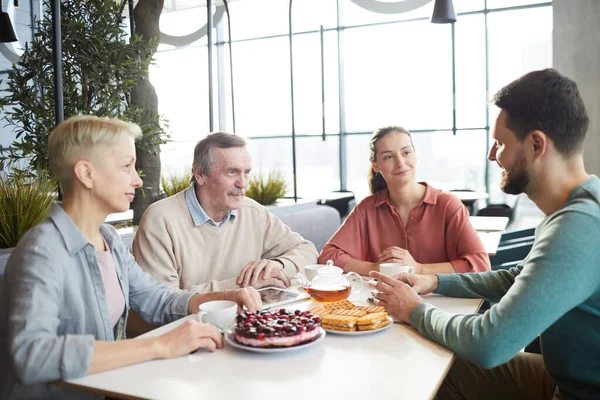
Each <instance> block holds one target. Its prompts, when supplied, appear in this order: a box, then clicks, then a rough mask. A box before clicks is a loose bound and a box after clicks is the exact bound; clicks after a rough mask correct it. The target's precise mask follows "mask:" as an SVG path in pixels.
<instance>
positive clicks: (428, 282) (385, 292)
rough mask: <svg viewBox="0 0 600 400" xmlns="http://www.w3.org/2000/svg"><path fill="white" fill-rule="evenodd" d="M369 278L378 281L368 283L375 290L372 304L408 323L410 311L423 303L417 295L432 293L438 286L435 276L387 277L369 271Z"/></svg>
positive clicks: (404, 275) (399, 275) (405, 275)
mask: <svg viewBox="0 0 600 400" xmlns="http://www.w3.org/2000/svg"><path fill="white" fill-rule="evenodd" d="M369 276H371V278H375V279H377V280H378V281H370V282H369V285H370V286H371V287H372V288H374V289H375V291H374V293H373V298H374V303H375V304H376V305H378V306H382V307H384V308H385V311H387V313H388V314H390V315H391V316H393V317H394V318H396V319H398V320H400V321H402V322H409V319H410V313H411V312H412V310H413V309H414V308H415V307H417V306H418V305H419V304H421V303H423V302H424V301H423V299H422V298H421V297H420V296H419V295H420V294H427V293H431V292H433V291H434V290H435V289H436V288H437V285H438V277H437V275H415V274H409V273H401V274H398V275H394V276H393V277H389V276H386V275H383V274H381V273H379V272H377V271H371V272H370V273H369Z"/></svg>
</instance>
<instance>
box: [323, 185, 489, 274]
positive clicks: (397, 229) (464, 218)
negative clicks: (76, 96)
mask: <svg viewBox="0 0 600 400" xmlns="http://www.w3.org/2000/svg"><path fill="white" fill-rule="evenodd" d="M420 184H422V185H425V187H426V189H425V196H424V197H423V200H422V201H421V203H420V204H419V205H418V206H417V207H415V208H414V209H412V210H411V212H410V214H409V217H408V223H407V226H404V224H403V223H402V221H401V219H400V216H399V215H398V212H397V211H396V209H395V208H394V207H393V206H392V205H391V204H390V201H389V194H388V191H387V189H384V190H380V191H379V192H377V193H375V194H373V195H371V196H369V197H367V198H365V199H364V200H363V201H361V202H360V204H358V205H357V206H356V207H355V208H354V209H353V210H352V212H351V213H350V215H348V218H347V219H346V221H344V223H343V224H342V226H340V228H339V229H338V231H337V232H336V233H335V234H334V235H333V236H332V238H331V239H329V242H327V244H326V245H325V246H324V247H323V250H321V254H320V255H319V263H325V262H326V261H327V260H332V261H333V262H334V263H335V265H337V266H338V267H341V268H344V266H345V265H346V263H347V262H348V261H350V260H352V259H355V260H361V261H369V262H376V261H377V260H378V257H379V255H380V254H381V253H382V252H383V250H385V249H386V248H388V247H392V246H397V247H401V248H403V249H407V250H408V251H409V252H410V254H411V255H412V256H413V258H414V259H415V261H416V262H418V263H421V264H434V263H442V262H451V263H452V266H453V267H454V269H455V270H456V272H481V271H487V270H489V269H490V259H489V257H488V254H487V253H486V251H485V248H484V247H483V244H482V243H481V240H480V239H479V237H478V236H477V232H475V229H474V228H473V226H472V225H471V222H470V221H469V213H468V211H467V209H466V207H465V206H464V205H463V204H462V202H461V201H460V200H459V199H458V198H457V197H456V196H454V195H452V194H450V193H445V192H442V191H441V190H438V189H434V188H432V187H431V186H429V185H428V184H427V183H424V182H420Z"/></svg>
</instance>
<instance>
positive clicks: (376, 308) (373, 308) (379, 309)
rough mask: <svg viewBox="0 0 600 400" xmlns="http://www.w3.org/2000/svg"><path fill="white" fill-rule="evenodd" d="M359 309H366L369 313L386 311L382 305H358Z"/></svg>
mask: <svg viewBox="0 0 600 400" xmlns="http://www.w3.org/2000/svg"><path fill="white" fill-rule="evenodd" d="M356 308H357V309H358V310H364V311H365V312H366V313H367V314H372V313H380V312H385V308H383V307H381V306H357V307H356Z"/></svg>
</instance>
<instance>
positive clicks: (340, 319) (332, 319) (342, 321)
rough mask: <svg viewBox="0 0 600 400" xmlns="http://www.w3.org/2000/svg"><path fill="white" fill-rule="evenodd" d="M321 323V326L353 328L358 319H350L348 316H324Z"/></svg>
mask: <svg viewBox="0 0 600 400" xmlns="http://www.w3.org/2000/svg"><path fill="white" fill-rule="evenodd" d="M321 321H322V323H323V324H326V325H339V326H347V327H353V326H354V325H356V322H357V321H358V318H357V317H352V316H350V315H336V314H328V315H325V316H324V317H323V318H322V320H321Z"/></svg>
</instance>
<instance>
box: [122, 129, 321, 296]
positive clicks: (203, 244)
mask: <svg viewBox="0 0 600 400" xmlns="http://www.w3.org/2000/svg"><path fill="white" fill-rule="evenodd" d="M246 144H247V143H246V140H245V139H244V138H242V137H240V136H236V135H233V134H229V133H224V132H217V133H212V134H210V135H208V136H206V137H205V138H204V139H202V140H200V141H199V142H198V144H197V145H196V148H195V150H194V162H193V166H192V173H193V178H192V185H191V186H190V187H189V188H188V189H187V190H185V191H183V192H181V193H178V194H176V195H175V196H172V197H169V198H167V199H164V200H162V201H159V202H156V203H154V204H152V205H151V206H150V207H149V208H148V209H147V210H146V213H145V214H144V216H143V217H142V221H141V223H140V226H139V228H138V231H137V233H136V235H135V239H134V242H133V253H134V256H135V259H136V261H137V262H138V263H139V264H140V266H141V267H142V269H144V270H145V271H147V272H149V273H150V274H151V275H152V276H153V277H154V278H155V279H157V280H159V281H161V282H164V283H165V284H166V285H167V286H169V287H170V288H172V289H176V290H190V291H197V292H201V293H206V292H212V291H216V290H224V289H232V288H237V287H247V286H253V287H254V288H261V287H265V286H277V287H282V288H284V287H288V286H289V285H290V278H289V277H290V276H293V275H295V274H296V273H297V272H298V271H302V270H303V267H304V266H305V265H307V264H314V263H315V262H316V260H317V250H316V248H315V246H314V245H313V244H312V243H311V242H309V241H307V240H304V239H303V238H302V237H301V236H300V235H299V234H297V233H295V232H292V231H291V230H290V228H288V227H287V226H286V225H285V224H283V222H281V221H280V220H279V218H277V217H276V216H274V215H273V214H271V213H270V212H269V210H267V209H266V208H265V207H263V206H261V205H260V204H258V203H257V202H255V201H254V200H252V199H249V198H246V197H244V192H245V191H246V187H247V186H248V176H249V174H250V169H251V158H250V153H249V152H248V150H247V148H246Z"/></svg>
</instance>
